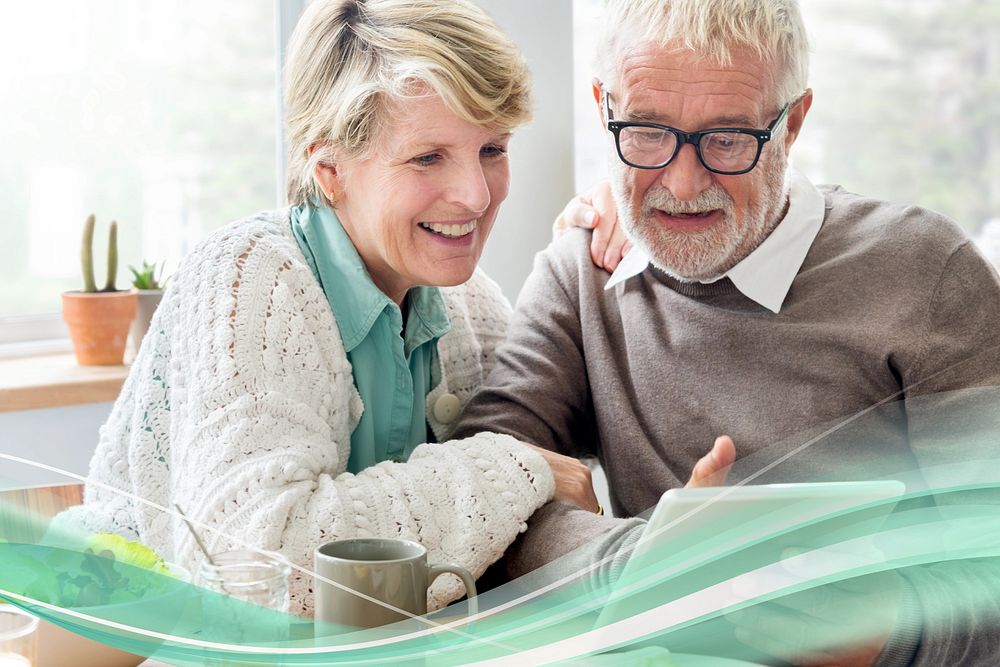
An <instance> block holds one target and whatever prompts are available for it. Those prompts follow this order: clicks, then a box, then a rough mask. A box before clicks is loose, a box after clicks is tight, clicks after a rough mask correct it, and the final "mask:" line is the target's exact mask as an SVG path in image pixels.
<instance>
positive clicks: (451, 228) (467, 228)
mask: <svg viewBox="0 0 1000 667" xmlns="http://www.w3.org/2000/svg"><path fill="white" fill-rule="evenodd" d="M478 222H479V221H478V220H471V221H469V222H464V223H461V224H457V225H455V224H446V223H440V222H421V223H419V224H420V226H421V227H422V228H423V229H426V230H427V231H429V232H432V233H434V234H437V235H439V236H444V237H445V238H449V239H458V238H461V237H463V236H466V235H468V234H471V233H472V232H474V231H476V225H477V224H478Z"/></svg>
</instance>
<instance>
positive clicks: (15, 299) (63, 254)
mask: <svg viewBox="0 0 1000 667" xmlns="http://www.w3.org/2000/svg"><path fill="white" fill-rule="evenodd" d="M273 5H274V3H273V1H272V0H213V2H194V1H191V0H184V1H180V0H178V1H174V2H159V3H153V2H134V1H131V0H88V1H87V2H79V1H77V0H48V1H47V2H42V3H33V2H19V3H12V4H11V6H9V7H5V9H4V17H3V21H0V44H2V47H0V48H2V49H3V52H2V54H0V96H2V98H3V100H4V102H3V104H2V105H0V146H2V147H3V151H4V158H3V160H2V161H0V220H3V224H2V225H0V317H3V316H12V315H30V314H37V313H45V312H58V311H59V309H60V305H59V293H60V292H61V291H62V290H66V289H79V288H80V287H81V285H82V280H81V278H80V267H79V265H80V262H79V256H80V251H79V242H80V235H81V231H82V228H83V220H84V218H85V217H86V216H87V214H88V213H90V212H93V213H95V214H96V216H97V231H96V233H95V237H94V246H95V253H94V254H95V273H96V274H97V283H98V286H101V285H103V284H104V280H105V270H106V269H105V267H106V263H105V257H106V250H107V230H108V224H109V221H110V220H111V219H116V220H117V221H118V239H119V258H120V259H119V270H118V287H119V288H123V287H128V286H129V278H130V275H131V274H130V273H129V271H128V265H130V264H131V265H135V266H138V265H140V264H141V262H142V260H143V259H146V260H148V261H151V262H163V261H167V264H168V271H169V269H170V267H172V266H173V265H175V263H176V261H177V260H178V259H179V258H180V257H181V256H182V255H183V254H184V253H186V252H187V251H188V250H189V249H190V247H191V246H192V245H193V244H194V243H196V242H197V241H198V240H199V239H201V238H202V237H204V235H205V234H206V232H208V231H209V230H211V229H214V228H217V227H220V226H222V225H224V224H225V223H227V222H229V221H230V220H233V219H235V218H237V217H240V216H243V215H247V214H248V213H251V212H253V211H255V210H258V209H263V208H272V207H273V206H274V204H275V198H276V195H275V193H276V191H277V189H276V183H275V179H276V167H275V129H276V128H275V109H276V103H275V64H274V63H275V55H274V53H275V52H274V32H275V30H274V16H273V11H274V8H273Z"/></svg>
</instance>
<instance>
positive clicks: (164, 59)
mask: <svg viewBox="0 0 1000 667" xmlns="http://www.w3.org/2000/svg"><path fill="white" fill-rule="evenodd" d="M544 2H545V3H547V4H548V3H552V4H551V5H549V7H556V6H565V7H567V11H566V15H567V16H568V7H569V3H570V0H544ZM494 4H495V6H497V7H505V6H504V5H503V4H502V3H501V4H500V5H496V3H494ZM803 4H804V7H805V12H806V18H807V22H808V25H809V27H810V30H811V37H812V40H813V45H814V61H813V70H812V71H813V74H812V85H813V88H814V90H815V92H816V98H815V104H814V106H813V110H812V112H811V113H810V115H809V118H808V121H807V125H806V128H805V132H804V134H803V135H802V137H801V139H800V141H799V143H798V144H797V146H796V149H795V161H796V163H797V164H798V165H799V167H800V168H802V169H804V170H805V171H806V172H807V173H808V174H809V175H811V176H812V177H813V178H814V180H816V181H818V182H837V183H841V184H843V185H844V186H845V187H847V188H849V189H852V190H855V191H858V192H862V193H866V194H873V195H878V196H881V197H885V198H888V199H892V200H897V201H903V202H913V203H918V204H921V205H924V206H928V207H931V208H934V209H937V210H940V211H943V212H944V213H946V214H947V215H949V216H951V217H953V218H954V219H956V220H957V221H958V222H959V224H961V225H962V226H963V227H964V228H965V229H966V230H967V231H968V232H969V233H970V234H973V235H975V236H977V237H978V238H979V239H980V240H981V242H982V244H983V246H984V249H986V251H987V252H988V253H989V254H990V255H991V256H992V257H993V258H994V259H995V260H997V259H1000V2H998V1H997V0H880V1H879V2H870V0H804V3H803ZM275 7H276V3H275V1H274V0H212V1H211V2H195V1H194V0H171V1H170V2H150V1H148V0H147V1H136V0H86V1H80V0H48V1H46V2H38V3H36V2H14V3H5V5H4V9H3V13H2V20H0V49H2V55H0V95H2V96H3V99H4V102H3V104H2V105H0V146H3V161H2V162H0V220H2V223H0V343H2V342H5V341H7V342H10V341H11V340H12V338H15V339H16V338H17V336H13V335H12V334H11V332H12V331H15V330H16V331H20V332H22V333H21V334H18V335H19V336H21V337H22V339H23V337H27V338H28V339H30V338H31V337H32V336H35V337H45V336H47V335H50V333H51V332H52V331H55V330H56V329H58V331H60V332H64V329H63V328H62V323H61V322H60V321H59V320H58V316H57V313H58V311H59V293H60V291H62V290H65V289H75V288H77V287H78V283H79V278H78V275H79V268H78V256H79V250H78V243H79V235H80V229H81V223H82V221H83V219H84V217H85V216H86V214H87V213H88V212H91V211H94V212H96V214H97V218H98V229H97V234H96V237H95V247H96V249H97V255H98V258H97V266H98V267H99V268H98V281H99V282H100V281H102V280H103V277H102V276H103V272H104V269H103V266H104V264H103V261H104V260H103V254H104V247H105V239H106V230H107V225H108V222H109V220H110V219H111V218H115V219H117V220H118V222H119V226H120V227H119V238H120V246H121V252H120V254H121V262H120V270H119V276H118V279H119V286H127V284H128V276H129V274H128V270H127V265H129V264H134V265H138V264H139V263H140V262H141V261H142V260H143V259H146V260H149V261H155V262H162V261H166V262H167V265H168V272H169V270H170V269H171V268H172V267H174V266H176V263H177V261H178V259H179V258H180V257H182V256H183V255H184V253H186V252H187V251H188V250H189V249H190V248H191V247H192V245H193V244H194V243H196V242H197V241H198V240H199V239H201V238H203V237H204V236H205V234H206V233H207V232H209V231H210V230H212V229H213V228H216V227H218V226H221V225H223V224H225V223H226V222H228V221H230V220H233V219H235V218H238V217H240V216H243V215H246V214H248V213H250V212H253V211H256V210H260V209H266V208H273V207H275V206H276V205H277V203H278V196H279V195H278V193H279V191H280V188H279V184H278V177H277V175H276V174H277V168H276V155H277V154H278V150H277V146H276V135H277V131H276V120H275V114H276V106H277V104H276V98H275V62H276V58H275V46H274V45H275V40H274V37H273V36H274V33H275V28H274V22H275ZM599 9H600V0H576V1H575V2H573V11H574V20H573V23H574V26H573V30H574V37H575V39H574V46H573V53H574V55H573V61H574V62H573V68H574V71H575V75H574V76H573V82H572V85H573V89H574V100H575V105H576V113H575V126H576V130H577V132H576V136H577V139H576V152H575V158H574V156H572V155H571V153H572V150H571V148H572V147H571V146H570V145H569V144H566V145H565V146H563V147H562V148H564V149H565V150H564V151H563V150H562V148H561V149H560V152H565V155H564V156H560V159H564V160H565V161H566V165H567V168H568V166H569V164H571V162H572V160H574V159H575V165H576V172H575V175H576V183H577V187H578V188H586V187H589V186H590V185H591V184H593V183H594V182H595V181H596V180H597V179H598V178H600V176H601V174H602V173H603V170H604V161H605V152H604V151H605V149H604V144H603V142H604V140H605V137H604V135H603V134H602V133H601V131H600V128H599V127H598V125H597V121H596V115H595V112H594V108H593V103H592V101H591V98H590V94H589V83H590V78H591V68H590V62H591V59H592V54H593V44H594V40H595V37H596V31H597V28H598V26H599ZM498 11H499V10H498ZM501 23H502V24H503V26H504V27H505V29H507V30H508V32H510V33H511V34H512V36H513V37H514V38H515V40H518V39H519V37H518V35H520V34H523V33H524V32H525V31H527V30H531V29H533V28H532V27H531V26H530V24H531V21H529V20H528V17H523V20H519V21H516V22H515V21H507V22H503V21H501ZM546 30H549V31H550V32H549V34H550V35H551V36H552V37H551V39H552V40H553V41H554V42H555V41H558V39H561V38H562V37H563V36H565V35H566V33H567V32H568V31H569V30H570V25H568V23H567V25H565V28H564V29H563V28H560V27H559V26H554V27H553V26H551V25H550V26H548V27H547V28H546ZM556 57H561V56H552V58H556ZM567 57H568V56H567ZM529 58H531V59H532V65H533V67H534V68H535V71H536V87H537V88H538V89H539V91H540V94H548V93H549V92H551V91H553V90H554V91H555V92H553V93H552V94H557V95H559V96H561V97H567V96H568V90H569V86H568V82H567V81H564V80H560V79H565V78H567V76H568V75H558V74H555V75H553V74H546V76H544V77H540V76H539V74H538V72H539V68H540V67H542V66H543V65H545V66H548V65H547V62H546V61H548V60H550V59H552V58H549V57H548V56H547V55H546V54H545V53H544V50H543V51H542V56H541V57H539V56H537V55H532V54H529ZM568 68H569V65H567V69H566V71H567V72H568V71H569V69H568ZM542 71H543V72H549V71H550V70H542ZM562 86H565V89H566V91H567V92H566V94H565V95H563V94H562V93H561V92H560V91H561V87H562ZM546 122H549V123H554V124H555V125H554V126H556V125H558V124H562V125H563V126H565V125H566V124H567V123H566V119H565V118H559V117H557V118H540V119H539V120H538V121H536V127H537V126H539V124H544V123H546ZM542 126H543V127H544V125H542ZM546 132H548V131H547V130H546ZM560 146H562V145H561V144H560ZM518 150H520V149H518ZM515 153H516V152H515ZM522 159H523V158H522ZM523 164H524V163H523V162H522V165H523ZM520 168H521V169H525V167H523V166H522V167H520ZM514 169H515V171H517V170H518V169H519V167H518V162H517V155H516V154H515V156H514ZM553 171H559V170H553ZM560 188H562V189H559V188H557V190H558V192H560V193H561V192H562V191H563V189H565V187H564V186H560ZM540 209H541V210H538V212H537V216H517V217H516V219H508V220H505V221H504V223H503V224H504V226H503V227H498V232H497V234H495V235H494V238H493V239H491V244H494V250H493V252H494V253H495V252H497V250H496V249H497V248H500V246H501V244H503V243H507V244H508V245H509V244H511V243H514V244H516V243H518V238H519V235H520V231H519V230H522V229H527V228H528V227H529V226H530V227H531V228H532V229H534V230H535V231H536V232H537V231H538V229H539V228H540V226H541V227H547V225H548V221H549V220H551V219H552V216H553V215H554V214H555V213H556V212H557V210H558V209H555V210H550V209H551V206H549V205H546V206H543V207H540ZM524 217H534V218H535V219H523V218H524ZM500 230H502V231H500ZM540 233H542V234H543V236H542V237H538V236H537V235H536V236H535V237H533V238H544V233H545V232H544V231H543V232H540ZM501 235H502V236H503V237H504V239H505V240H498V238H497V237H498V236H501ZM532 243H533V242H532ZM532 243H525V244H524V245H522V246H520V247H519V248H518V252H520V253H523V254H529V255H530V254H531V253H533V252H534V251H536V250H538V249H539V247H533V245H532ZM490 253H491V250H490V248H489V244H488V247H487V257H486V262H487V265H488V266H489V265H490V264H489V262H490V261H491V259H490V257H491V255H490ZM492 261H494V262H495V264H494V266H495V265H497V264H499V262H496V260H492ZM523 266H524V269H523V272H526V271H527V267H528V266H529V262H528V260H527V259H525V260H524V264H523ZM518 272H519V273H518V275H517V276H516V277H515V278H504V280H505V281H506V284H504V287H505V289H506V290H507V292H508V294H509V295H510V296H512V297H513V296H514V295H516V292H517V289H518V288H519V285H520V280H523V278H524V275H521V273H520V272H522V269H521V268H520V266H519V267H518ZM502 282H503V281H502ZM46 314H48V320H47V321H48V322H49V324H50V326H49V328H48V329H46V330H45V331H47V332H50V333H44V332H43V330H42V329H38V328H32V327H31V326H28V327H25V326H23V325H24V324H25V323H26V322H27V323H28V324H31V323H32V322H34V321H36V319H38V316H45V315H46ZM44 319H45V318H44V317H43V318H42V320H44ZM53 327H56V329H53ZM24 332H26V333H24ZM60 335H65V334H64V333H63V334H60Z"/></svg>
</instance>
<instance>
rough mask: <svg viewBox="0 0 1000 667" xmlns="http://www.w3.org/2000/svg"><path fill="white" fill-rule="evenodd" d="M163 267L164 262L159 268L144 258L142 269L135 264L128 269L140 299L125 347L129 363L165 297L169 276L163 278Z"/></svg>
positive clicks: (137, 351) (126, 358)
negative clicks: (164, 290)
mask: <svg viewBox="0 0 1000 667" xmlns="http://www.w3.org/2000/svg"><path fill="white" fill-rule="evenodd" d="M163 267H164V264H161V265H160V266H159V268H157V266H156V264H150V263H149V262H147V261H146V260H142V268H141V269H137V268H135V267H134V266H129V267H128V270H129V271H131V272H132V287H133V288H134V289H135V291H136V294H137V295H138V299H139V301H138V309H137V310H136V315H135V320H133V321H132V328H131V329H130V330H129V334H128V346H127V347H126V348H125V360H126V361H128V362H129V363H131V362H132V360H133V359H135V356H136V355H137V354H138V353H139V346H140V345H141V344H142V339H143V338H144V337H145V336H146V331H148V330H149V323H150V322H151V321H152V319H153V313H154V312H156V307H157V306H159V305H160V299H161V298H163V288H164V287H166V285H167V280H169V278H163ZM157 271H159V277H157Z"/></svg>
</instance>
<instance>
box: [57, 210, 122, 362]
mask: <svg viewBox="0 0 1000 667" xmlns="http://www.w3.org/2000/svg"><path fill="white" fill-rule="evenodd" d="M94 225H95V219H94V215H93V214H90V215H89V216H87V220H86V222H85V223H84V225H83V242H82V244H81V246H80V262H81V268H82V269H83V289H82V290H73V291H69V292H63V294H62V302H63V319H64V320H65V321H66V324H67V325H68V326H69V332H70V337H71V338H72V339H73V351H74V352H75V353H76V360H77V363H79V364H80V365H81V366H116V365H121V363H122V360H123V358H124V355H125V340H126V338H127V337H128V330H129V325H130V324H131V323H132V320H133V319H134V318H135V311H136V302H137V297H136V294H135V292H132V291H127V290H119V289H117V288H116V287H115V277H116V274H117V273H118V223H116V222H114V221H112V222H111V230H110V232H109V233H108V276H107V280H106V281H105V283H104V287H103V288H102V289H100V290H98V289H97V282H96V280H95V279H94Z"/></svg>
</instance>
